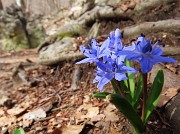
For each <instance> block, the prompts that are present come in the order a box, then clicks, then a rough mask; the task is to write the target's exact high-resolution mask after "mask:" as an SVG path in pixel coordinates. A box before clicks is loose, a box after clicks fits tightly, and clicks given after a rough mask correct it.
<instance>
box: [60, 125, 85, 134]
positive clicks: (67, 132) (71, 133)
mask: <svg viewBox="0 0 180 134" xmlns="http://www.w3.org/2000/svg"><path fill="white" fill-rule="evenodd" d="M83 128H84V125H69V126H66V127H65V128H63V129H62V133H63V134H79V133H80V132H81V131H82V129H83Z"/></svg>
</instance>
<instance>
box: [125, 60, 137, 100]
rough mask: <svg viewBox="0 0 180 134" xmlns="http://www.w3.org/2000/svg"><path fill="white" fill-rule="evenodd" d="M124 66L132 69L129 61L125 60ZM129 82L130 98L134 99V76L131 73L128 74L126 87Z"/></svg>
mask: <svg viewBox="0 0 180 134" xmlns="http://www.w3.org/2000/svg"><path fill="white" fill-rule="evenodd" d="M126 66H129V67H132V64H131V61H129V60H126ZM128 81H129V86H130V87H129V89H130V93H131V97H132V98H134V90H135V75H134V74H133V73H128V80H127V85H128Z"/></svg>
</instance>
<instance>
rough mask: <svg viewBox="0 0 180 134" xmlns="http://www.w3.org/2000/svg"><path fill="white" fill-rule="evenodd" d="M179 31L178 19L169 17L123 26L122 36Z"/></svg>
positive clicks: (130, 36) (179, 21) (179, 23)
mask: <svg viewBox="0 0 180 134" xmlns="http://www.w3.org/2000/svg"><path fill="white" fill-rule="evenodd" d="M179 31H180V20H175V19H169V20H162V21H157V22H144V23H141V24H139V25H136V26H131V27H127V28H124V32H123V36H124V38H132V37H137V36H139V35H140V34H141V33H150V32H153V33H156V32H167V33H178V32H179Z"/></svg>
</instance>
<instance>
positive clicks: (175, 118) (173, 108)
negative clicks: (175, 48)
mask: <svg viewBox="0 0 180 134" xmlns="http://www.w3.org/2000/svg"><path fill="white" fill-rule="evenodd" d="M160 69H163V68H162V67H161V66H160V65H155V66H154V67H153V70H152V71H151V78H150V81H151V82H153V78H154V77H155V75H156V73H157V71H158V70H160ZM163 71H164V80H165V81H164V90H163V92H166V91H167V89H169V88H173V87H177V88H178V87H180V83H179V77H178V76H177V75H176V74H174V73H173V72H171V71H169V70H168V69H163ZM177 90H178V89H177ZM161 98H162V97H160V100H161ZM165 112H166V114H167V117H168V118H169V119H170V122H171V124H172V125H173V128H174V129H175V130H174V133H175V134H179V133H180V123H179V122H180V93H178V94H177V95H176V96H175V97H174V98H173V99H171V100H170V101H169V102H167V104H166V106H165Z"/></svg>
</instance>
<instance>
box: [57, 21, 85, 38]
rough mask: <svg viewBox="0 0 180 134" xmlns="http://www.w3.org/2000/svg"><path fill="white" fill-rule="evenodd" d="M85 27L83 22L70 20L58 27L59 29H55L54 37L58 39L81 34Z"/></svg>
mask: <svg viewBox="0 0 180 134" xmlns="http://www.w3.org/2000/svg"><path fill="white" fill-rule="evenodd" d="M85 29H86V28H85V25H84V24H81V23H78V22H76V21H71V22H68V23H67V24H65V25H63V26H62V27H60V28H59V30H58V31H56V33H57V34H55V35H54V37H55V38H56V39H57V40H59V39H62V38H63V37H73V36H76V35H82V34H83V33H85V31H86V30H85Z"/></svg>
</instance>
